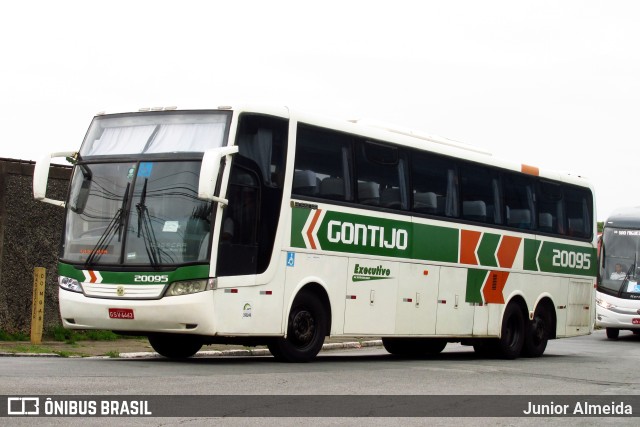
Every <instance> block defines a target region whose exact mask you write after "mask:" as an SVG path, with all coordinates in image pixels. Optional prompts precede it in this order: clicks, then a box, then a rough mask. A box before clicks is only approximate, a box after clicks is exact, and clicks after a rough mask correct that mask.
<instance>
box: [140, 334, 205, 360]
mask: <svg viewBox="0 0 640 427" xmlns="http://www.w3.org/2000/svg"><path fill="white" fill-rule="evenodd" d="M148 338H149V343H150V344H151V347H153V349H154V350H155V351H156V353H158V354H159V355H161V356H164V357H168V358H169V359H186V358H187V357H191V356H193V355H194V354H196V353H197V352H198V351H199V350H200V349H201V348H202V340H200V339H199V338H198V337H194V336H191V335H173V334H158V335H149V337H148Z"/></svg>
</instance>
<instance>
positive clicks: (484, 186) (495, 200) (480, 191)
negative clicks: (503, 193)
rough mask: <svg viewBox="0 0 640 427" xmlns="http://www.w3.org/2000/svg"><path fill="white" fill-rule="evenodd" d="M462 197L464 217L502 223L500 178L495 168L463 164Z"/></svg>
mask: <svg viewBox="0 0 640 427" xmlns="http://www.w3.org/2000/svg"><path fill="white" fill-rule="evenodd" d="M460 198H461V201H462V218H464V219H468V220H470V221H478V222H483V223H487V224H501V223H502V208H501V204H500V180H499V178H498V173H497V172H496V171H494V170H493V169H489V168H486V167H481V166H475V165H463V166H461V167H460Z"/></svg>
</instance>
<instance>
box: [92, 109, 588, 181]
mask: <svg viewBox="0 0 640 427" xmlns="http://www.w3.org/2000/svg"><path fill="white" fill-rule="evenodd" d="M212 105H220V106H219V107H209V108H206V107H203V106H195V107H193V108H177V107H175V106H170V107H152V108H140V109H138V110H137V111H135V110H134V111H131V110H128V111H127V110H122V111H120V113H123V112H131V113H134V112H137V113H147V112H149V113H154V112H159V111H177V112H179V111H194V110H227V111H233V112H234V114H240V113H245V112H246V113H257V114H267V115H273V116H279V117H283V118H293V119H295V120H298V121H301V122H303V123H307V124H310V125H315V126H319V127H327V128H330V129H334V130H336V131H341V132H345V133H350V134H355V135H359V136H364V137H368V138H372V139H379V140H382V141H385V142H391V143H395V144H398V145H404V146H408V147H415V148H418V149H424V150H427V151H432V152H435V153H439V154H443V155H447V156H453V157H457V158H463V159H467V160H470V161H472V162H478V163H482V164H487V165H491V166H495V167H499V168H504V169H510V170H513V171H516V172H522V173H526V174H530V175H536V176H540V177H542V178H547V179H551V180H556V181H561V182H566V183H569V184H573V185H579V186H583V187H589V188H591V189H592V191H593V187H592V185H591V183H590V182H589V181H588V180H587V179H586V178H585V177H584V176H581V175H577V174H572V173H569V172H564V171H562V172H561V171H552V170H541V169H539V168H538V167H535V166H530V165H527V164H524V163H517V162H516V161H512V160H507V159H501V158H497V157H495V156H493V155H492V154H491V153H490V152H488V151H485V150H483V149H481V148H479V147H475V146H473V145H471V144H466V143H463V142H459V141H454V140H451V139H448V138H444V137H441V136H434V135H430V134H426V133H424V132H419V131H414V130H410V129H405V128H402V127H397V126H394V125H389V124H387V123H382V122H377V121H372V120H368V119H357V120H348V119H338V118H336V117H328V116H324V115H319V114H314V113H309V112H306V111H302V110H296V109H293V108H289V107H287V106H274V105H261V104H242V103H241V104H212ZM105 114H106V113H104V112H101V113H98V114H96V115H97V116H101V115H105ZM109 114H111V113H109Z"/></svg>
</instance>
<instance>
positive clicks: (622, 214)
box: [604, 206, 640, 228]
mask: <svg viewBox="0 0 640 427" xmlns="http://www.w3.org/2000/svg"><path fill="white" fill-rule="evenodd" d="M604 226H605V227H615V228H640V206H633V207H624V208H618V209H616V210H614V211H613V212H612V213H611V215H609V218H607V221H606V222H605V223H604Z"/></svg>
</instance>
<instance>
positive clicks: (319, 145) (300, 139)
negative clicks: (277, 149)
mask: <svg viewBox="0 0 640 427" xmlns="http://www.w3.org/2000/svg"><path fill="white" fill-rule="evenodd" d="M297 133H298V135H297V143H296V158H295V162H294V169H295V172H294V175H293V185H292V188H291V193H292V194H293V195H294V196H302V197H305V196H306V197H318V198H322V199H330V200H345V201H350V200H352V196H351V193H352V191H351V178H350V171H351V165H350V164H349V163H350V153H351V138H350V137H349V136H347V135H345V134H342V133H339V132H334V131H330V130H328V129H322V128H318V127H315V126H309V125H305V124H299V125H298V131H297Z"/></svg>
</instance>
